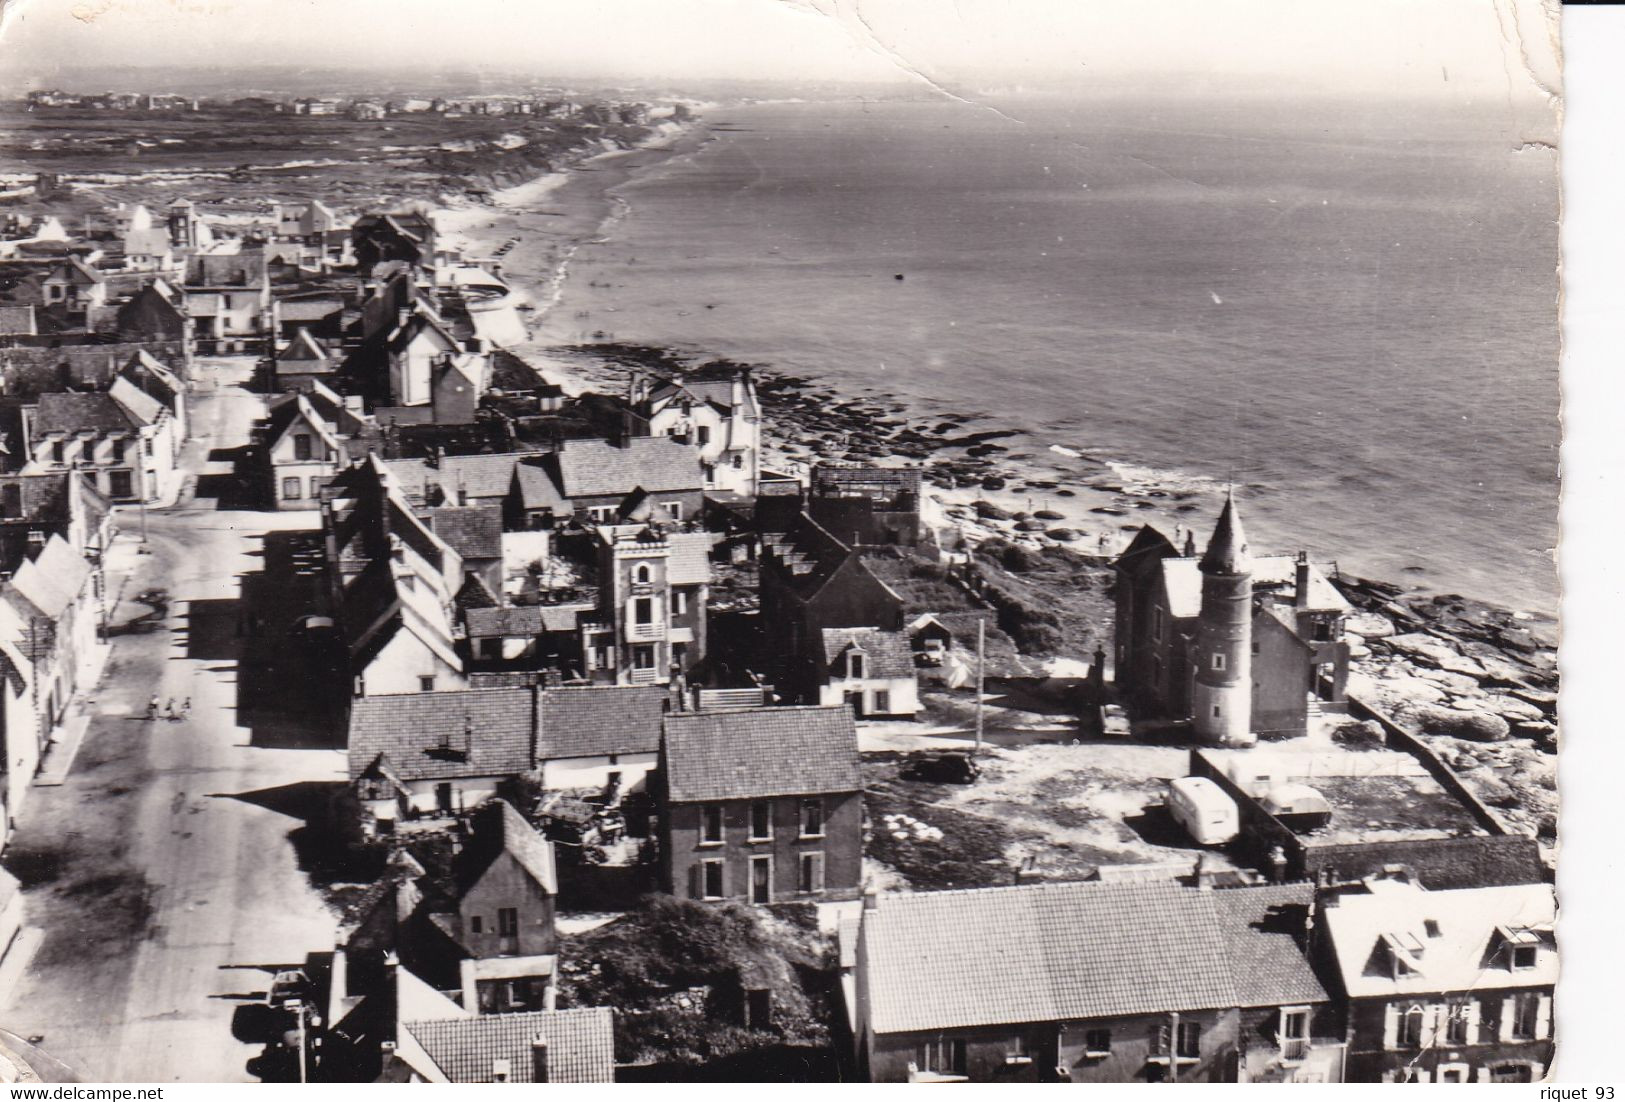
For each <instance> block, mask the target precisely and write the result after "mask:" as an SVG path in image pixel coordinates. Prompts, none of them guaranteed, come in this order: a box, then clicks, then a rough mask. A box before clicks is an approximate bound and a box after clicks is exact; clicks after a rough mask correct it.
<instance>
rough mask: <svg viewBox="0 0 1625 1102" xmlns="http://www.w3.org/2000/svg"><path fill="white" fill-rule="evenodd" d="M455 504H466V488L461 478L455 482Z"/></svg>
mask: <svg viewBox="0 0 1625 1102" xmlns="http://www.w3.org/2000/svg"><path fill="white" fill-rule="evenodd" d="M457 504H459V505H467V504H468V487H467V486H465V485H464V484H463V480H462V479H461V478H459V479H458V480H457Z"/></svg>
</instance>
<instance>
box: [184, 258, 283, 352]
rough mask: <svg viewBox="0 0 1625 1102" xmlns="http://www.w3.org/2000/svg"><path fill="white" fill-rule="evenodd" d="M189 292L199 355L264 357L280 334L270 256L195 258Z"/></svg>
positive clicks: (188, 276) (189, 268)
mask: <svg viewBox="0 0 1625 1102" xmlns="http://www.w3.org/2000/svg"><path fill="white" fill-rule="evenodd" d="M184 286H185V291H186V313H187V315H188V316H189V317H191V318H192V321H193V324H194V325H195V327H196V328H195V332H196V338H197V341H198V347H199V350H200V351H204V352H255V351H261V350H263V349H264V347H265V342H266V340H267V339H269V338H270V337H271V336H272V335H273V334H274V333H275V332H276V312H275V310H274V309H273V303H272V299H271V280H270V276H269V274H268V269H267V266H266V257H265V250H263V249H244V250H243V251H241V252H236V253H199V254H197V255H194V256H192V257H190V258H188V260H187V262H186V277H185V285H184Z"/></svg>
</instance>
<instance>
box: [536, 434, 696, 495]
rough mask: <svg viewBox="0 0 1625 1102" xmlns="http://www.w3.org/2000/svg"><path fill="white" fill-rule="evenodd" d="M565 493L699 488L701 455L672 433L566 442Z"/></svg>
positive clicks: (562, 473) (562, 455) (561, 453)
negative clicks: (621, 442)
mask: <svg viewBox="0 0 1625 1102" xmlns="http://www.w3.org/2000/svg"><path fill="white" fill-rule="evenodd" d="M558 463H559V475H560V481H561V482H562V483H563V487H564V496H566V497H571V498H575V497H603V496H606V495H609V494H627V493H630V492H631V491H633V490H636V489H640V488H641V489H642V490H644V491H646V492H648V493H652V494H657V493H669V492H672V491H676V490H699V489H700V488H701V487H702V486H703V485H704V482H705V480H704V478H703V477H702V476H701V474H700V453H699V450H698V449H696V448H692V447H689V446H688V445H687V444H682V443H679V442H678V441H676V440H673V439H672V438H671V437H669V436H634V437H632V438H630V439H628V440H627V441H625V444H624V446H617V445H615V444H611V443H609V442H607V441H604V440H566V441H564V444H563V446H562V447H561V448H560V450H559V453H558Z"/></svg>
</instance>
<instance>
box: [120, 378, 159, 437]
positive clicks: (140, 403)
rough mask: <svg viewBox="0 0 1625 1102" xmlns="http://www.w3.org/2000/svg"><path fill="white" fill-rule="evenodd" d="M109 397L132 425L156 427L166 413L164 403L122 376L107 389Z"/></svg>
mask: <svg viewBox="0 0 1625 1102" xmlns="http://www.w3.org/2000/svg"><path fill="white" fill-rule="evenodd" d="M107 396H108V397H109V398H111V399H112V400H113V401H115V402H117V403H118V404H119V406H120V407H121V408H122V409H123V410H124V412H125V414H126V415H127V416H128V417H129V419H130V421H131V423H132V424H136V425H155V424H157V423H158V421H159V419H161V418H162V417H163V415H164V412H165V408H166V407H165V406H164V403H162V402H160V401H159V400H158V399H156V398H154V397H153V396H152V395H150V394H148V393H147V392H146V391H144V390H142V389H141V388H140V387H138V386H136V385H135V384H134V383H132V382H131V381H130V380H129V379H127V378H125V377H124V376H123V375H120V376H119V377H118V378H116V379H114V380H113V385H112V386H110V387H108V388H107Z"/></svg>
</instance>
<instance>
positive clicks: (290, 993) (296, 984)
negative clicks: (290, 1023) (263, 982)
mask: <svg viewBox="0 0 1625 1102" xmlns="http://www.w3.org/2000/svg"><path fill="white" fill-rule="evenodd" d="M309 990H310V977H309V976H307V975H305V973H304V972H303V971H301V970H300V969H297V968H294V969H289V970H287V971H284V972H278V973H277V974H276V975H274V976H272V977H271V989H270V990H269V991H267V992H266V993H265V1002H266V1005H267V1006H270V1007H271V1008H272V1009H273V1010H280V1009H282V1008H283V1007H285V1006H287V1005H288V1004H289V1003H299V1002H300V1001H301V1000H302V999H304V997H305V995H306V994H307V993H308V992H309Z"/></svg>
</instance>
